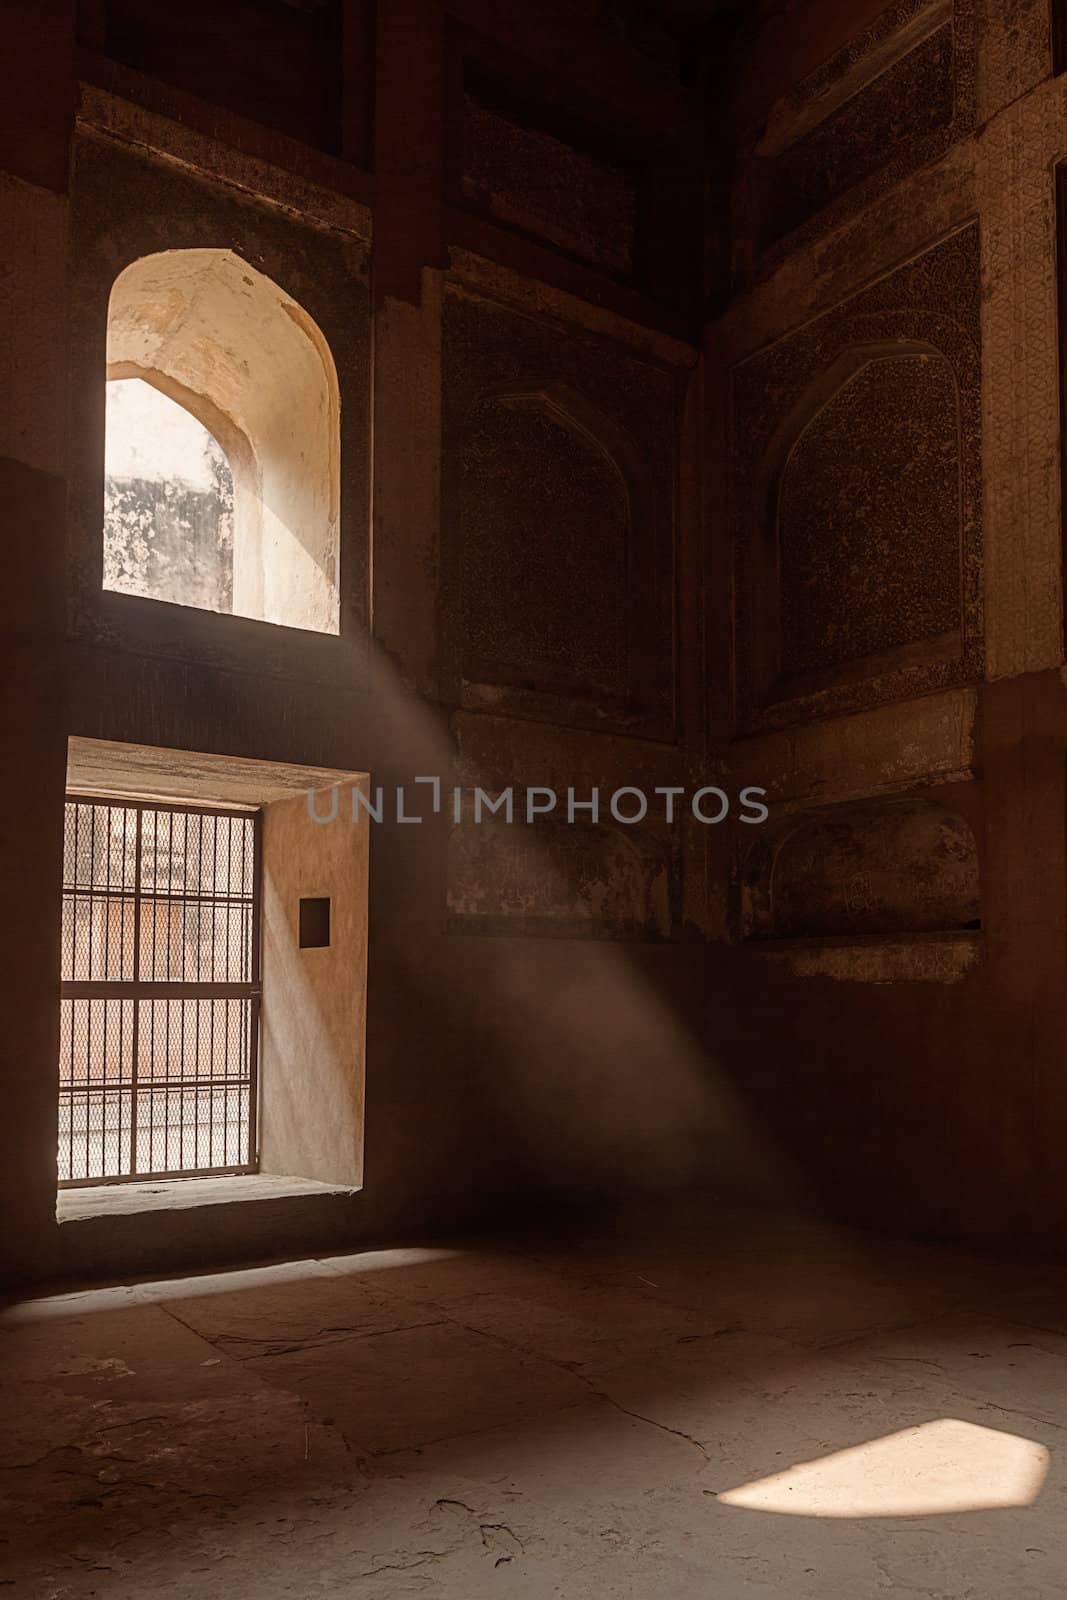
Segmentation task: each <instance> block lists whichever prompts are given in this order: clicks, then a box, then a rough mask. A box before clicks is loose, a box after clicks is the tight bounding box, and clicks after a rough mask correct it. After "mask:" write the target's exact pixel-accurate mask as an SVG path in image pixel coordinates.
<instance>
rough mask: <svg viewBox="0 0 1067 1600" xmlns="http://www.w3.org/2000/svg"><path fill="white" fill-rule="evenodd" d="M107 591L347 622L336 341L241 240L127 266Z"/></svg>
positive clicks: (117, 324)
mask: <svg viewBox="0 0 1067 1600" xmlns="http://www.w3.org/2000/svg"><path fill="white" fill-rule="evenodd" d="M107 378H108V405H107V445H106V478H107V493H106V515H105V529H104V544H105V559H104V587H105V588H108V589H117V590H120V591H122V592H125V593H134V594H140V595H146V596H148V597H149V598H152V599H157V600H166V601H170V602H172V603H176V604H179V605H191V606H198V607H206V608H207V609H209V610H214V611H227V612H232V613H233V614H234V615H237V616H243V617H252V618H256V619H258V620H260V621H264V622H273V623H278V624H282V625H285V626H289V627H295V628H307V629H312V630H314V631H316V632H319V633H338V632H339V631H340V623H339V617H340V611H339V585H338V561H339V534H340V529H339V488H340V403H339V397H338V386H337V374H336V370H335V367H334V363H333V359H332V357H331V355H330V351H329V347H328V346H327V344H326V341H325V339H324V337H323V335H322V333H321V331H320V330H319V328H318V327H317V325H316V324H315V323H314V321H313V320H312V319H311V318H310V317H309V316H308V315H307V313H306V312H305V311H304V310H303V309H302V307H300V306H299V305H297V304H296V303H295V302H294V301H293V300H291V299H290V298H289V297H288V296H287V295H286V294H285V293H284V292H283V291H282V290H281V289H280V288H279V287H278V285H277V284H276V283H274V282H273V281H272V280H271V279H270V278H268V277H266V276H265V275H264V274H263V273H260V272H257V271H256V270H255V268H253V267H251V266H249V265H248V263H247V262H244V261H242V260H240V258H239V257H237V256H236V255H234V253H233V252H232V251H229V250H208V249H204V250H168V251H163V252H160V253H158V254H156V255H150V256H144V257H142V258H141V259H140V260H139V261H135V262H133V263H132V265H130V266H129V267H127V268H126V269H125V271H124V272H122V273H120V274H119V276H118V278H117V279H116V280H115V283H114V285H113V287H112V291H111V300H110V304H109V309H108V341H107Z"/></svg>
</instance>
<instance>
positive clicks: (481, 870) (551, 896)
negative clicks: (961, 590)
mask: <svg viewBox="0 0 1067 1600" xmlns="http://www.w3.org/2000/svg"><path fill="white" fill-rule="evenodd" d="M674 885H675V863H674V862H673V860H672V852H671V850H670V846H669V842H667V843H664V842H662V841H659V840H657V839H655V838H652V837H649V836H647V835H646V834H643V833H642V831H641V830H639V829H630V830H627V829H625V828H622V827H617V826H615V825H614V824H606V825H605V824H601V825H598V826H596V827H590V826H588V825H587V824H584V823H583V822H581V821H579V822H576V823H575V824H573V825H566V824H561V825H559V826H544V825H540V826H533V827H530V826H527V824H526V823H525V822H524V821H522V820H520V821H517V822H515V823H513V824H511V825H508V824H506V823H504V822H498V823H493V822H492V821H483V822H482V823H481V824H479V825H474V824H472V823H471V822H470V821H469V820H468V821H467V822H465V823H463V824H461V825H460V826H459V827H456V828H454V829H453V830H452V831H451V833H450V835H449V846H448V909H449V912H450V914H451V916H452V917H453V918H455V919H457V920H458V921H459V922H462V923H463V924H466V925H467V926H468V927H469V928H471V929H478V930H480V931H482V932H486V933H491V932H509V933H526V934H533V935H536V934H548V935H551V936H554V937H557V938H575V937H578V938H616V939H626V938H631V939H667V938H669V937H670V935H671V932H672V930H673V927H674V908H675V900H676V895H675V887H674Z"/></svg>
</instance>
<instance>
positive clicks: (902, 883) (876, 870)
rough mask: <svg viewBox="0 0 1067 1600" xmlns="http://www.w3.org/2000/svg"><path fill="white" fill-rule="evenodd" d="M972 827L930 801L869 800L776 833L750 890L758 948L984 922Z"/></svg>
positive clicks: (759, 853)
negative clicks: (762, 943) (763, 943)
mask: <svg viewBox="0 0 1067 1600" xmlns="http://www.w3.org/2000/svg"><path fill="white" fill-rule="evenodd" d="M981 914H982V913H981V895H980V880H979V867H978V851H977V846H976V843H975V838H974V834H973V832H972V830H971V827H970V825H969V824H968V823H967V822H966V821H965V819H964V818H963V817H961V816H959V815H957V814H956V813H955V812H953V811H948V810H946V809H945V808H943V807H941V806H938V805H936V804H934V802H933V801H930V800H869V801H864V802H862V803H860V804H858V805H851V806H840V807H837V808H835V809H834V810H830V811H822V812H814V813H812V812H809V813H806V814H805V813H802V814H800V815H798V816H793V817H790V818H788V819H787V820H786V821H785V822H783V823H780V824H778V825H776V826H774V825H772V827H771V828H770V829H769V830H767V831H766V832H765V833H764V835H763V836H761V838H760V840H759V841H758V843H757V844H756V846H755V847H754V848H753V850H752V852H751V854H750V856H749V858H748V861H747V863H746V867H745V874H744V884H743V889H742V925H743V932H744V934H745V936H746V937H747V938H750V939H799V938H833V937H847V936H849V935H852V936H861V935H876V934H884V935H887V936H890V935H896V934H902V933H914V934H921V933H941V932H951V931H953V930H956V929H967V928H976V927H978V926H979V925H980V922H981Z"/></svg>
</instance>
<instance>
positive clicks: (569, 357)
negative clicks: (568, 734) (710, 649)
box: [443, 292, 675, 734]
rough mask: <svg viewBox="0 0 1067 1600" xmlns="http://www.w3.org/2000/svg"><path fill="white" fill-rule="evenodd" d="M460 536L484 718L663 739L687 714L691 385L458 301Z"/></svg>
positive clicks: (449, 369) (459, 643)
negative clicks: (680, 420) (685, 425)
mask: <svg viewBox="0 0 1067 1600" xmlns="http://www.w3.org/2000/svg"><path fill="white" fill-rule="evenodd" d="M443 320H444V452H443V459H444V486H443V487H444V495H443V498H444V522H445V529H446V561H447V568H448V573H449V578H450V582H449V586H448V587H449V596H450V599H449V614H450V617H451V621H452V640H453V648H452V652H451V653H452V655H453V658H454V665H455V667H456V669H457V670H458V672H459V673H460V676H461V678H462V680H463V682H462V688H461V694H462V698H463V701H464V703H465V704H467V705H468V706H469V707H470V708H472V709H483V708H491V709H495V710H501V709H507V710H510V711H512V712H513V713H515V714H518V715H526V716H532V717H536V718H544V719H547V720H553V721H569V722H571V723H573V724H575V725H595V726H602V725H614V726H619V727H625V728H631V729H634V730H635V731H646V732H648V733H650V734H663V733H665V732H667V731H669V729H670V727H671V717H672V711H673V600H672V591H673V565H674V562H673V528H672V522H673V499H674V496H673V478H674V470H675V468H674V409H675V391H674V378H673V375H672V374H671V373H669V372H667V371H664V370H663V369H662V368H656V367H653V366H650V365H647V364H645V363H644V362H640V361H637V360H636V359H634V358H633V357H631V356H630V355H629V354H628V353H626V352H624V351H621V350H620V349H619V347H618V346H617V345H610V344H608V343H606V342H605V343H600V342H597V343H595V344H594V343H593V342H592V341H591V340H587V339H586V338H584V337H580V336H578V335H576V334H575V332H574V330H566V331H564V330H562V329H560V328H558V327H556V326H555V325H554V324H551V323H549V322H547V321H536V320H534V319H532V318H529V317H524V316H520V315H517V314H516V313H514V312H511V311H508V310H505V309H504V308H503V307H501V306H498V305H494V304H492V303H490V302H487V301H482V300H474V299H468V298H466V297H463V296H461V295H460V294H459V293H457V292H451V293H450V294H449V295H448V296H447V297H446V301H445V308H444V319H443Z"/></svg>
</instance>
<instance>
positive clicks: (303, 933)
mask: <svg viewBox="0 0 1067 1600" xmlns="http://www.w3.org/2000/svg"><path fill="white" fill-rule="evenodd" d="M329 942H330V902H329V900H328V899H319V900H304V899H302V900H301V901H300V948H301V950H325V949H326V947H327V946H328V945H329Z"/></svg>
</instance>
